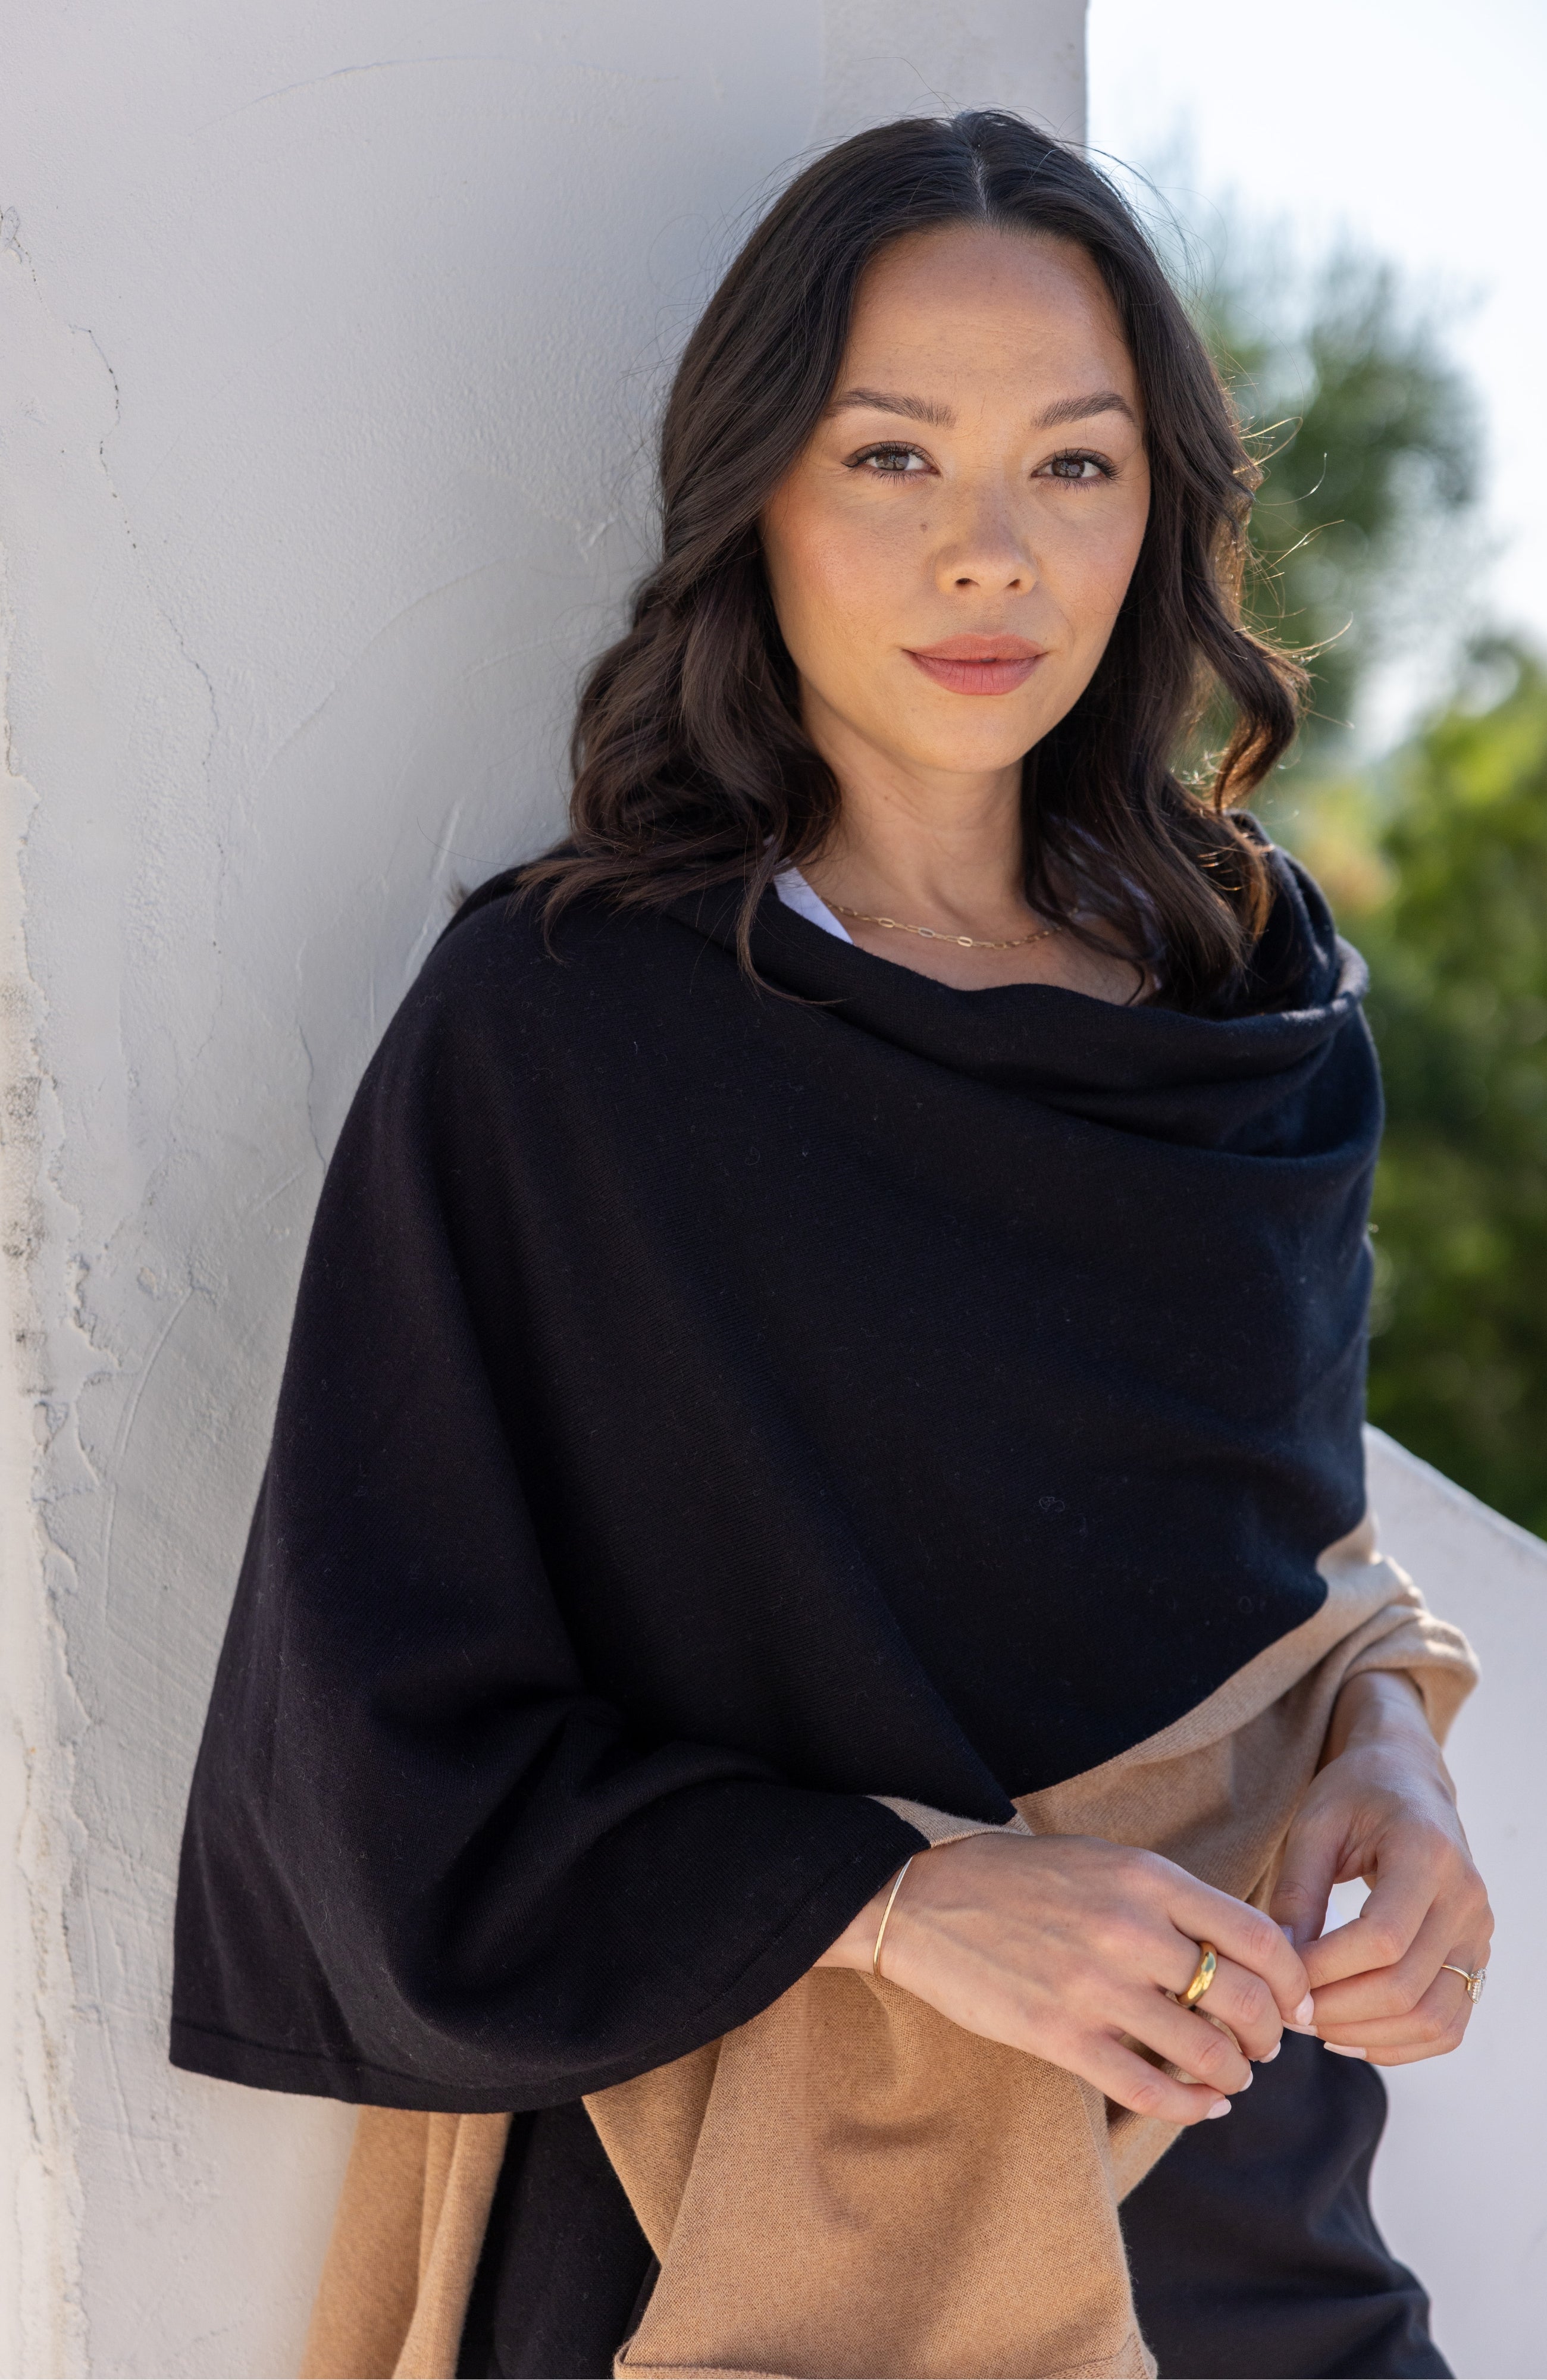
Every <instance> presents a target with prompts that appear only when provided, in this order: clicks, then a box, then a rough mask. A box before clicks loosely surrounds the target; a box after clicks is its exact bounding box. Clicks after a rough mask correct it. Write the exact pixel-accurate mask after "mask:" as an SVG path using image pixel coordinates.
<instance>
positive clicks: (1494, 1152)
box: [1329, 654, 1547, 1534]
mask: <svg viewBox="0 0 1547 2380" xmlns="http://www.w3.org/2000/svg"><path fill="white" fill-rule="evenodd" d="M1509 658H1510V661H1511V662H1512V666H1513V671H1514V674H1515V683H1514V685H1513V686H1512V687H1511V688H1510V690H1509V691H1508V692H1507V693H1506V694H1505V695H1504V698H1502V699H1500V700H1496V701H1495V702H1494V703H1493V704H1492V706H1491V707H1490V708H1488V709H1487V710H1483V711H1482V712H1481V713H1480V714H1477V713H1474V712H1472V711H1470V710H1467V709H1464V708H1460V707H1457V708H1453V709H1451V710H1446V711H1445V712H1444V713H1443V715H1442V716H1441V717H1440V718H1439V719H1438V720H1436V721H1435V722H1434V723H1433V724H1432V725H1431V726H1430V727H1429V728H1428V729H1427V730H1426V731H1425V732H1424V733H1422V734H1421V735H1419V737H1418V738H1417V740H1416V741H1415V742H1414V743H1413V744H1412V746H1411V747H1409V748H1408V749H1407V751H1406V752H1404V753H1402V754H1401V755H1399V756H1398V759H1397V760H1396V762H1395V767H1394V770H1393V772H1392V774H1393V780H1394V783H1393V785H1392V787H1391V793H1393V794H1395V800H1393V801H1392V804H1391V807H1390V811H1389V816H1388V818H1387V820H1386V823H1385V825H1384V828H1383V831H1382V832H1380V834H1379V837H1378V841H1377V844H1376V849H1377V852H1378V855H1379V856H1380V857H1381V858H1382V859H1383V861H1384V863H1385V866H1386V868H1388V869H1389V883H1390V890H1389V892H1387V894H1386V896H1385V897H1384V898H1383V899H1379V898H1378V899H1377V902H1376V905H1374V906H1372V907H1368V908H1366V909H1365V912H1364V914H1363V915H1362V916H1360V915H1356V916H1354V917H1350V919H1349V925H1350V928H1351V929H1352V930H1353V931H1354V933H1355V938H1356V939H1357V940H1358V942H1359V943H1360V945H1361V947H1362V948H1363V949H1364V951H1365V953H1366V955H1367V957H1368V958H1369V960H1370V971H1371V977H1372V986H1373V988H1372V992H1371V997H1370V1024H1371V1026H1373V1028H1374V1032H1375V1038H1376V1041H1377V1044H1378V1046H1379V1048H1380V1051H1381V1062H1382V1067H1383V1074H1384V1076H1385V1083H1386V1097H1387V1103H1388V1123H1387V1129H1386V1140H1385V1148H1384V1153H1383V1160H1382V1164H1381V1170H1380V1174H1379V1178H1378V1183H1377V1189H1376V1198H1375V1220H1376V1224H1377V1227H1378V1237H1377V1239H1376V1243H1375V1245H1376V1257H1377V1268H1378V1282H1379V1286H1378V1291H1377V1298H1376V1308H1375V1315H1374V1333H1373V1337H1372V1340H1371V1346H1370V1418H1371V1420H1373V1421H1376V1422H1379V1423H1380V1425H1381V1427H1383V1429H1388V1430H1390V1432H1391V1433H1392V1435H1393V1437H1395V1438H1397V1439H1401V1441H1402V1443H1403V1444H1404V1445H1405V1446H1409V1447H1411V1448H1412V1450H1413V1451H1414V1452H1415V1453H1417V1454H1421V1455H1423V1456H1424V1457H1425V1458H1426V1459H1427V1460H1428V1461H1429V1462H1431V1463H1436V1464H1437V1465H1438V1466H1439V1468H1440V1469H1441V1470H1442V1471H1445V1472H1448V1473H1449V1474H1450V1475H1451V1476H1452V1477H1453V1478H1455V1479H1458V1480H1460V1481H1461V1483H1462V1484H1463V1485H1464V1486H1465V1487H1468V1488H1471V1489H1472V1491H1473V1493H1474V1494H1476V1495H1479V1496H1481V1497H1482V1498H1483V1499H1484V1500H1486V1501H1487V1502H1488V1503H1490V1504H1493V1505H1495V1506H1496V1507H1497V1508H1498V1510H1499V1511H1501V1512H1507V1513H1508V1514H1509V1515H1510V1517H1511V1518H1512V1519H1514V1520H1517V1521H1520V1522H1523V1523H1524V1524H1525V1525H1526V1526H1527V1527H1528V1528H1532V1529H1536V1530H1538V1531H1540V1532H1541V1533H1543V1534H1547V674H1544V673H1543V671H1542V669H1541V666H1540V665H1539V664H1538V663H1536V662H1533V661H1532V660H1530V659H1529V657H1527V656H1526V655H1524V654H1515V655H1513V656H1510V657H1509ZM1388 798H1389V795H1388ZM1329 872H1332V871H1329ZM1366 883H1367V887H1368V880H1366ZM1356 905H1358V893H1357V892H1356Z"/></svg>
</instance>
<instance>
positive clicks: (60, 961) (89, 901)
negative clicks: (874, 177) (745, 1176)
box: [0, 0, 1083, 2374]
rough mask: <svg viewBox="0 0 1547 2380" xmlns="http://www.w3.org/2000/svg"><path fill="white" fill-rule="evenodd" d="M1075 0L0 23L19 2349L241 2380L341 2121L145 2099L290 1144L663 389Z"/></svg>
mask: <svg viewBox="0 0 1547 2380" xmlns="http://www.w3.org/2000/svg"><path fill="white" fill-rule="evenodd" d="M1082 18H1083V6H1082V0H953V5H951V6H941V5H939V0H825V5H824V0H756V5H734V0H733V4H732V5H727V0H263V5H262V6H248V7H241V8H237V7H229V6H210V5H209V0H132V5H125V0H75V5H72V6H68V7H65V6H54V7H43V6H31V7H26V6H17V5H13V6H11V7H10V8H9V9H7V10H6V18H5V39H4V48H5V76H4V84H3V88H0V206H3V208H4V210H5V212H4V220H3V226H0V240H3V243H4V244H3V246H0V353H3V354H4V356H5V358H6V369H5V386H4V395H3V412H0V442H3V443H0V470H3V475H4V493H3V498H0V503H3V513H0V541H3V545H4V555H5V570H6V578H5V614H4V627H5V632H6V640H7V646H8V662H7V680H6V715H7V723H8V736H9V741H8V767H7V772H6V776H5V779H4V785H3V795H4V800H5V803H6V856H5V859H4V862H3V864H0V884H3V897H4V900H5V903H6V908H5V912H4V917H3V920H0V931H3V933H4V936H5V941H6V970H7V988H6V996H5V1000H4V1003H3V1006H0V1014H3V1016H4V1021H5V1027H6V1034H7V1037H8V1045H9V1046H8V1050H7V1056H6V1090H5V1093H4V1101H5V1104H4V1111H3V1112H4V1121H5V1126H6V1135H5V1138H6V1159H5V1173H4V1208H5V1232H4V1235H3V1245H4V1246H5V1249H6V1257H7V1259H8V1264H9V1272H10V1289H11V1310H12V1315H13V1318H14V1319H13V1330H12V1332H11V1333H10V1334H6V1336H5V1338H4V1345H5V1350H6V1364H7V1366H9V1367H10V1374H11V1377H10V1378H9V1379H8V1380H7V1381H6V1383H5V1384H4V1385H3V1386H0V1464H3V1466H4V1477H3V1483H0V1494H3V1497H4V1507H3V1515H0V1531H3V1535H0V1559H3V1560H4V1563H5V1577H4V1601H3V1605H0V1696H3V1697H4V1701H5V1726H4V1730H3V1731H0V1844H3V1846H4V1849H3V1852H0V1924H3V1925H4V1942H5V1977H6V1983H5V1989H6V2018H7V2020H8V2021H7V2022H0V2168H3V2170H4V2177H5V2178H4V2182H3V2190H4V2196H3V2197H0V2370H3V2371H5V2372H6V2373H16V2372H25V2373H53V2372H58V2371H67V2372H84V2371H88V2370H89V2371H91V2372H95V2373H98V2374H172V2373H177V2374H273V2373H279V2372H284V2371H286V2370H290V2369H292V2368H293V2357H294V2354H295V2351H296V2345H297V2341H298V2337H299V2332H300V2326H301V2323H302V2318H303V2309H304V2307H305V2304H306V2301H307V2299H308V2296H309V2293H310V2290H311V2283H312V2280H313V2278H314V2276H315V2271H316V2267H317V2263H318V2258H319V2255H320V2252H321V2245H322V2240H323V2232H324V2229H325V2225H326V2220H327V2215H328V2209H329V2204H330V2200H331V2196H332V2192H333V2188H334V2184H335V2180H336V2175H337V2171H338V2168H339V2161H340V2157H341V2155H342V2152H343V2148H344V2144H345V2141H346V2138H347V2130H348V2119H347V2116H346V2115H345V2114H344V2113H343V2112H342V2111H341V2110H339V2109H337V2108H335V2107H330V2106H328V2105H325V2104H316V2103H310V2102H301V2101H292V2100H286V2099H281V2098H268V2097H264V2096H261V2095H254V2094H250V2093H244V2092H239V2091H236V2090H233V2089H229V2088H226V2087H224V2086H221V2085H219V2084H215V2083H201V2082H199V2081H196V2080H193V2079H190V2078H189V2077H186V2076H180V2075H177V2074H174V2073H173V2072H172V2070H170V2069H169V2068H168V2067H167V2066H166V2064H165V2060H164V2019H165V2000H166V1985H167V1949H168V1930H169V1916H170V1895H171V1887H172V1878H173V1870H174V1863H175V1857H176V1849H177V1829H178V1824H179V1819H180V1813H181V1804H182V1801H183V1796H184V1792H185V1789H186V1784H187V1778H188V1772H189V1765H190V1762H191V1757H192V1752H193V1747H194V1743H195V1739H196V1734H197V1729H198V1725H199V1720H200V1716H201V1707H202V1704H203V1701H204V1697H205V1694H206V1692H207V1688H208V1682H209V1679H210V1675H211V1672H212V1669H213V1661H214V1656H215V1652H216V1648H217V1645H218V1641H219V1636H220V1632H221V1628H222V1624H223V1621H224V1618H225V1609H226V1605H227V1602H228V1599H229V1595H230V1590H231V1585H232V1582H233V1577H234V1572H235V1565H236V1560H237V1557H238V1550H239V1546H240V1540H241V1536H242V1533H243V1529H244V1527H245V1523H246V1517H247V1512H248V1507H249V1504H250V1498H251V1495H252V1491H253V1488H254V1485H255V1482H256V1478H257V1474H258V1469H259V1464H260V1461H261V1457H262V1446H263V1439H264V1434H265V1429H266V1425H267V1421H268V1416H269V1412H270V1407H271V1401H272V1398H273V1394H274V1386H275V1380H276V1375H277V1369H278V1365H279V1360H280V1355H281V1352H282V1345H283V1340H284V1335H285V1330H286V1318H287V1312H288V1307H289V1305H290V1300H291V1295H292V1292H293V1288H294V1282H295V1278H296V1272H297V1269H298V1263H299V1259H300V1254H301V1246H302V1241H303V1237H304V1233H305V1231H306V1226H307V1222H308V1220H309V1217H310V1213H311V1206H312V1202H313V1199H314V1196H315V1194H316V1190H317V1186H318V1181H319V1176H320V1172H321V1167H322V1163H323V1156H324V1154H325V1152H326V1150H327V1149H328V1147H329V1146H330V1145H331V1142H332V1140H333V1136H334V1134H335V1130H336V1128H337V1124H338V1122H339V1119H340V1116H341V1113H342V1111H343V1109H344V1106H345V1103H346V1101H347V1098H348V1096H349V1093H350V1091H351V1089H352V1087H353V1086H354V1083H355V1081H356V1078H357V1076H358V1075H359V1071H360V1068H361V1066H362V1064H363V1062H364V1061H365V1058H366V1056H367V1054H368V1052H369V1050H370V1049H371V1047H372V1043H373V1042H374V1040H375V1038H376V1037H377V1034H378V1032H379V1030H380V1028H381V1026H382V1025H383V1024H384V1021H385V1018H386V1016H387V1015H388V1014H389V1013H390V1011H391V1010H392V1008H393V1006H394V1005H395V1003H396V1000H397V999H398V997H399V995H400V993H401V991H402V990H403V989H404V986H405V985H406V983H407V982H408V979H409V977H410V976H411V974H412V973H413V971H414V968H415V966H416V965H417V963H418V961H419V959H420V956H421V955H422V953H423V952H424V950H425V948H426V947H427V945H428V943H429V941H430V940H431V938H432V935H433V934H434V932H435V931H436V929H437V928H438V926H439V925H440V923H441V922H442V920H443V919H444V917H445V912H446V902H447V896H448V891H449V888H450V886H451V884H452V882H453V880H457V879H460V880H463V881H465V882H467V881H476V880H478V879H479V878H480V877H481V875H483V874H486V873H487V872H489V871H490V870H491V869H493V868H495V867H498V866H501V865H503V864H505V863H506V861H508V860H509V859H510V858H512V857H513V856H518V855H519V854H520V853H521V852H523V851H525V850H530V849H531V848H533V847H535V846H536V845H537V844H539V843H540V842H541V841H542V839H544V838H545V837H546V836H547V835H548V834H550V833H551V832H552V831H553V829H554V825H555V823H556V820H557V818H558V814H559V807H558V806H559V786H560V783H561V769H560V757H559V756H560V746H561V742H562V736H563V731H564V727H565V723H566V711H567V709H568V705H569V699H570V695H571V689H572V685H573V679H574V674H575V671H576V667H577V664H578V662H579V660H580V658H581V657H582V656H583V655H584V654H585V653H586V652H587V651H588V650H590V649H591V648H592V647H593V646H594V645H595V644H596V643H597V642H598V641H599V640H600V639H601V637H603V634H604V633H605V632H606V630H607V628H608V627H609V625H610V623H611V621H612V619H613V617H614V607H615V602H616V599H617V596H618V593H619V590H620V589H621V587H622V585H623V584H624V583H625V582H626V580H627V578H628V577H629V576H630V575H631V573H632V571H633V569H634V567H635V565H636V563H637V561H638V558H639V556H640V551H641V542H640V540H641V533H642V504H641V488H642V480H641V475H640V447H641V442H642V439H643V437H644V431H645V425H646V423H647V422H648V420H649V418H650V415H651V411H652V404H653V401H654V398H655V396H656V394H657V392H658V389H659V387H660V384H661V379H662V374H663V371H664V368H665V366H666V365H667V364H668V363H669V360H670V358H671V357H672V355H673V352H674V350H675V348H676V345H677V344H678V341H679V339H680V337H681V335H682V333H683V331H684V329H685V327H686V325H687V324H688V322H689V321H690V319H691V317H692V314H693V312H694V310H695V308H696V305H697V303H698V301H699V299H700V297H701V295H702V293H703V292H704V289H705V287H706V285H707V283H708V281H709V279H710V277H711V275H712V274H713V271H714V268H715V266H716V264H717V263H718V262H719V261H721V260H722V259H723V258H724V257H725V255H726V253H727V251H728V249H729V248H730V247H731V246H732V245H733V244H734V240H735V237H736V231H737V225H739V224H741V223H743V222H744V221H745V218H746V214H747V211H748V210H749V207H750V206H751V205H752V204H753V203H754V202H755V200H757V198H758V196H759V195H760V193H761V192H762V191H763V190H764V188H765V187H766V186H767V184H768V182H769V179H770V177H772V176H776V175H777V174H778V173H779V172H780V171H781V170H782V169H783V168H784V167H785V166H786V164H787V163H788V162H789V161H790V160H791V159H793V158H795V157H797V156H798V154H799V153H800V152H804V151H806V150H808V149H809V148H810V147H811V146H812V145H814V144H817V143H820V142H822V141H825V140H829V139H831V138H834V137H836V136H837V135H839V134H841V133H843V132H845V131H847V130H851V129H853V128H857V127H858V126H859V124H861V123H863V122H866V121H870V120H876V119H880V118H883V117H885V116H888V115H896V114H900V113H903V112H906V111H917V110H923V109H929V108H933V107H937V106H939V105H941V104H942V103H949V104H959V103H968V102H971V101H975V100H978V101H981V100H995V101H1001V102H1008V103H1010V104H1012V105H1017V106H1020V107H1023V108H1025V109H1027V110H1028V111H1029V112H1030V113H1032V114H1034V115H1038V116H1040V117H1041V119H1042V120H1043V121H1045V122H1047V123H1049V124H1051V125H1052V126H1053V127H1054V128H1055V129H1059V130H1063V131H1066V132H1070V133H1075V134H1078V131H1079V129H1080V128H1081V124H1082V121H1083V115H1082V110H1083V91H1082V70H1083V69H1082V61H1083V39H1082V32H1083V27H1082Z"/></svg>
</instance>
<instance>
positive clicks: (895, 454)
mask: <svg viewBox="0 0 1547 2380" xmlns="http://www.w3.org/2000/svg"><path fill="white" fill-rule="evenodd" d="M914 463H917V464H918V465H919V467H920V471H922V470H924V469H926V468H928V467H927V465H926V464H925V462H924V458H923V456H922V455H920V452H919V450H918V448H917V447H916V446H867V447H866V448H865V451H864V453H863V454H862V455H855V457H854V460H853V462H852V463H851V464H850V466H849V468H850V469H851V470H858V469H861V468H868V469H870V470H871V471H874V472H876V473H877V474H878V475H879V476H880V477H882V478H883V479H889V480H902V479H916V478H917V477H918V476H919V473H918V472H915V471H912V470H910V468H909V466H910V465H911V464H914Z"/></svg>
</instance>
